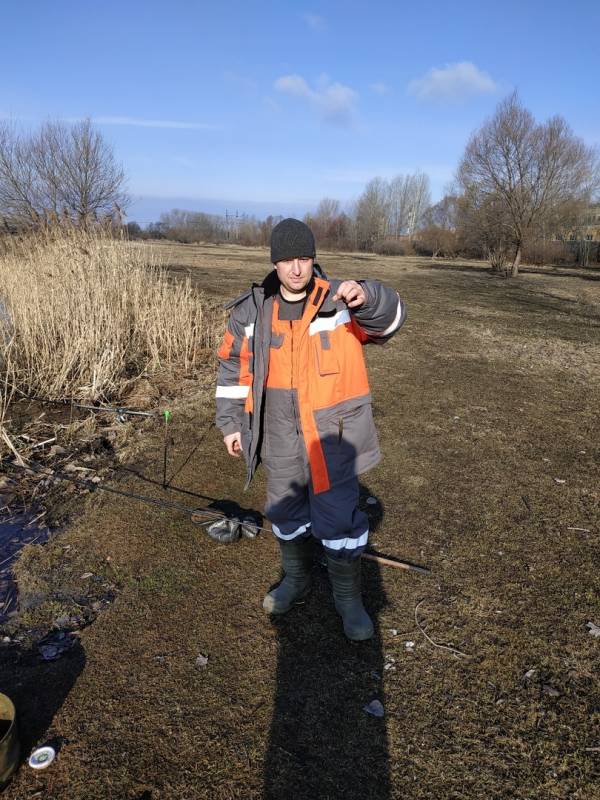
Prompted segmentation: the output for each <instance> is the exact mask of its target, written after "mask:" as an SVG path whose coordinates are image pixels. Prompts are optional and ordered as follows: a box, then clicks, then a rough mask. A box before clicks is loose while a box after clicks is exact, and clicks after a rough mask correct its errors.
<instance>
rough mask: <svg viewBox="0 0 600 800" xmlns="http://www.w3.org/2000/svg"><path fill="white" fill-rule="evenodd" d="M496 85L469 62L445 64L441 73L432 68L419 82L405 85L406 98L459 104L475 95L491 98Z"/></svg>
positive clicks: (485, 73) (414, 81) (486, 74)
mask: <svg viewBox="0 0 600 800" xmlns="http://www.w3.org/2000/svg"><path fill="white" fill-rule="evenodd" d="M497 88H498V87H497V84H496V83H495V81H494V80H493V79H492V78H491V77H490V75H488V73H487V72H483V70H480V69H479V68H478V67H476V66H475V64H472V63H471V62H470V61H461V62H460V63H458V64H446V66H445V67H443V68H442V69H438V68H437V67H432V68H431V69H430V70H429V72H426V73H425V75H423V76H422V77H421V78H416V79H415V80H413V81H411V82H410V83H409V84H408V92H409V94H412V95H414V96H415V97H416V98H417V99H419V100H425V101H434V102H435V101H442V102H444V101H446V102H461V101H463V100H466V99H468V98H469V97H472V96H474V95H477V94H490V93H491V92H495V91H496V90H497Z"/></svg>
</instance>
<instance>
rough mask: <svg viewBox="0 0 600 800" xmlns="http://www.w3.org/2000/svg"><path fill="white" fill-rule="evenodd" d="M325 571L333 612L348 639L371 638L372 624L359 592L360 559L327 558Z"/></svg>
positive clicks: (356, 640) (360, 639) (355, 640)
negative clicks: (330, 590) (330, 589)
mask: <svg viewBox="0 0 600 800" xmlns="http://www.w3.org/2000/svg"><path fill="white" fill-rule="evenodd" d="M327 570H328V572H329V580H330V581H331V588H332V589H333V599H334V601H335V610H336V611H337V612H338V614H339V615H340V617H341V618H342V622H343V623H344V633H345V634H346V636H347V637H348V639H352V641H354V642H360V641H362V640H363V639H370V638H371V636H373V623H372V622H371V617H369V615H368V614H367V612H366V611H365V607H364V606H363V602H362V596H361V591H360V583H361V581H360V570H361V559H360V558H353V559H351V560H349V561H348V560H344V559H341V558H332V557H331V556H327Z"/></svg>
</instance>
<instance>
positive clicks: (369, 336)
mask: <svg viewBox="0 0 600 800" xmlns="http://www.w3.org/2000/svg"><path fill="white" fill-rule="evenodd" d="M315 257H316V252H315V240H314V237H313V234H312V231H311V230H310V228H309V227H308V226H307V225H305V224H304V223H303V222H300V221H299V220H296V219H284V220H283V221H282V222H280V223H279V224H278V225H276V226H275V228H273V232H272V235H271V261H272V263H273V264H274V265H275V269H274V270H273V271H272V272H271V273H270V274H269V275H267V277H266V278H265V280H264V281H263V283H262V284H261V285H260V286H258V285H253V286H252V288H251V289H250V290H248V291H247V292H246V293H245V294H243V295H241V297H238V298H237V299H236V300H234V301H233V302H232V303H230V304H229V305H228V307H229V308H231V314H230V318H229V323H228V325H227V330H226V332H225V337H224V340H223V344H222V346H221V348H220V350H219V353H218V355H219V374H218V378H217V384H218V385H217V391H216V398H217V425H218V427H219V428H220V430H221V432H222V433H223V437H224V442H225V446H226V448H227V451H228V453H229V454H230V455H232V456H239V454H240V452H242V453H243V454H244V456H245V458H246V463H247V467H248V473H247V477H248V482H247V484H246V486H248V484H249V483H250V481H251V479H252V476H253V474H254V471H255V470H256V467H257V466H258V464H259V462H262V463H263V464H264V466H265V469H266V472H267V504H266V509H265V513H266V515H267V517H268V518H269V519H270V521H271V524H272V528H273V533H274V534H275V536H276V537H277V539H278V542H279V545H280V548H281V559H282V564H283V571H284V573H285V576H284V578H283V580H282V581H281V583H280V584H279V586H278V587H277V588H276V589H274V590H273V591H271V592H269V594H267V596H266V597H265V599H264V603H263V607H264V609H265V610H266V611H267V612H269V613H271V614H283V613H285V612H286V611H289V610H290V609H291V608H292V607H293V605H294V604H295V603H296V602H297V601H299V600H301V599H302V598H303V597H304V596H305V595H306V594H307V593H308V591H309V589H310V569H311V541H310V538H311V536H313V537H315V538H316V539H318V540H320V541H321V543H322V545H323V548H324V551H325V554H326V556H327V565H328V571H329V576H330V580H331V585H332V589H333V595H334V600H335V607H336V610H337V611H338V613H339V614H340V616H341V617H342V621H343V626H344V632H345V634H346V636H347V637H348V638H349V639H352V640H361V639H368V638H370V637H371V636H372V635H373V623H372V622H371V619H370V618H369V616H368V614H367V612H366V611H365V609H364V607H363V604H362V598H361V581H360V566H361V559H360V555H361V553H362V552H363V550H364V549H365V547H366V546H367V540H368V533H369V531H368V519H367V516H366V514H365V513H364V512H363V511H361V510H360V509H359V505H358V501H359V486H358V477H357V476H358V475H359V474H360V473H362V472H365V471H366V470H368V469H370V468H371V467H373V466H374V465H375V464H377V462H378V461H379V459H380V452H379V446H378V443H377V434H376V432H375V427H374V424H373V416H372V411H371V397H370V393H369V384H368V379H367V372H366V368H365V363H364V359H363V353H362V345H363V344H365V343H367V342H378V343H382V342H385V341H387V340H388V339H389V338H390V337H391V336H392V335H393V334H394V333H395V332H396V331H397V330H398V328H400V326H401V325H402V323H403V322H404V318H405V309H404V304H403V303H402V301H401V300H400V298H399V296H398V294H397V293H396V292H395V291H393V290H392V289H390V288H388V287H385V286H383V285H382V284H381V283H379V282H377V281H371V280H361V281H354V280H345V281H339V280H327V278H326V277H325V275H324V274H323V272H322V271H321V269H320V267H319V266H318V264H316V263H315V261H314V259H315Z"/></svg>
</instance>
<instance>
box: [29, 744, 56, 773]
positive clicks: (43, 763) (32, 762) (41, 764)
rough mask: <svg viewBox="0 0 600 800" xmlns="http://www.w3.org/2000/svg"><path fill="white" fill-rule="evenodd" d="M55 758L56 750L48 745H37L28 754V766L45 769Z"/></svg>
mask: <svg viewBox="0 0 600 800" xmlns="http://www.w3.org/2000/svg"><path fill="white" fill-rule="evenodd" d="M55 758H56V750H55V749H54V748H53V747H50V745H46V746H45V747H38V748H37V749H36V750H34V751H33V753H32V754H31V755H30V756H29V766H30V767H31V769H46V767H49V766H50V764H51V763H52V762H53V761H54V759H55Z"/></svg>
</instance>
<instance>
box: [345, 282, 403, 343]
mask: <svg viewBox="0 0 600 800" xmlns="http://www.w3.org/2000/svg"><path fill="white" fill-rule="evenodd" d="M359 283H360V284H361V286H362V287H363V289H364V290H365V294H366V296H367V299H366V302H365V303H364V304H363V305H362V306H360V308H357V309H356V310H352V312H351V313H352V318H353V322H354V324H355V328H357V329H358V330H357V333H358V334H359V338H360V339H361V340H362V341H363V342H376V343H378V344H382V343H384V342H387V341H388V339H391V338H392V336H393V335H394V334H395V333H396V331H397V330H399V328H400V327H401V326H402V325H403V324H404V321H405V319H406V305H405V304H404V301H403V300H402V299H401V298H400V295H399V294H398V292H396V291H395V290H394V289H392V288H390V287H389V286H385V285H384V284H383V283H380V282H379V281H372V280H361V281H359Z"/></svg>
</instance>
